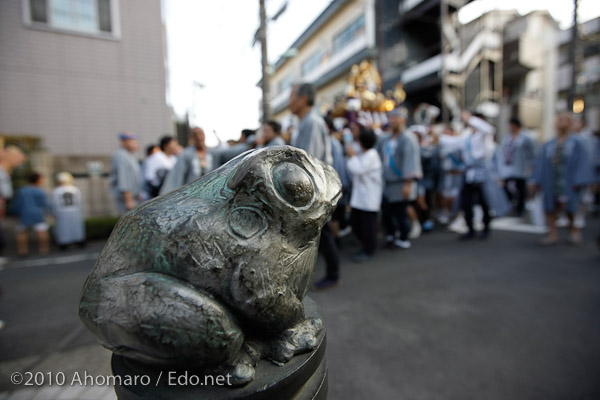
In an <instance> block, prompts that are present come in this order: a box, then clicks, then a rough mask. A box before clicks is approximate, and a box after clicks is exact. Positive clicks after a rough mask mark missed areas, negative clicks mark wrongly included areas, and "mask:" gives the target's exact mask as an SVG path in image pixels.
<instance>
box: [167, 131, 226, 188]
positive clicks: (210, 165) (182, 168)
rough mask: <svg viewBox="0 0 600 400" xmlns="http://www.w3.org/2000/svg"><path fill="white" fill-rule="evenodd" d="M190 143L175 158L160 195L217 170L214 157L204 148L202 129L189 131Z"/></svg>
mask: <svg viewBox="0 0 600 400" xmlns="http://www.w3.org/2000/svg"><path fill="white" fill-rule="evenodd" d="M190 141H191V142H192V144H191V145H190V146H188V147H186V148H185V150H184V151H183V152H182V153H181V154H180V155H179V157H177V161H176V162H175V166H174V167H173V168H172V169H171V171H169V173H168V174H167V176H166V178H165V181H164V183H163V184H162V186H161V188H160V194H165V193H169V192H170V191H172V190H175V189H177V188H179V187H181V186H183V185H185V184H188V183H190V182H191V181H194V180H196V179H198V178H200V177H201V176H204V175H206V174H208V173H209V172H211V171H212V170H214V169H215V168H217V166H218V165H217V160H216V159H215V155H214V154H213V153H212V152H211V151H210V150H209V149H208V148H207V147H206V143H205V136H204V131H203V130H202V128H193V129H192V130H191V132H190Z"/></svg>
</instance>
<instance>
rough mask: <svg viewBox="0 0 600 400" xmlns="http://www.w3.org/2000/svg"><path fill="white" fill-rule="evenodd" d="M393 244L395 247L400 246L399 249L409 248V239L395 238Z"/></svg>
mask: <svg viewBox="0 0 600 400" xmlns="http://www.w3.org/2000/svg"><path fill="white" fill-rule="evenodd" d="M394 245H395V246H396V247H400V248H401V249H410V241H409V240H400V239H396V240H395V241H394Z"/></svg>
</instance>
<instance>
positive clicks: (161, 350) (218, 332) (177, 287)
mask: <svg viewBox="0 0 600 400" xmlns="http://www.w3.org/2000/svg"><path fill="white" fill-rule="evenodd" d="M79 313H80V316H81V318H82V320H83V321H84V323H85V324H86V325H87V326H88V328H89V329H90V330H92V331H93V332H94V333H96V335H97V336H98V337H99V338H101V341H102V342H103V345H104V346H106V347H108V348H109V349H111V350H112V351H113V352H115V353H116V354H120V355H123V356H125V357H129V358H133V359H136V360H139V361H142V362H146V363H151V364H157V365H186V366H192V365H193V366H198V367H203V368H207V369H213V370H219V369H227V370H231V371H232V372H233V374H234V381H235V382H236V383H245V382H248V381H250V380H252V378H253V377H254V368H253V365H252V363H249V362H247V361H246V360H245V357H244V356H243V353H244V351H243V349H242V345H243V343H244V335H243V333H242V331H241V329H240V327H239V326H238V324H237V322H236V320H235V318H234V317H233V316H232V314H231V313H230V312H229V311H228V310H227V309H226V308H225V307H224V306H223V305H222V304H221V303H219V302H218V301H217V300H215V299H213V298H212V297H210V296H209V295H207V294H205V293H203V292H200V291H198V290H196V289H195V288H194V287H192V286H190V285H189V284H187V283H185V282H184V281H181V280H179V279H176V278H173V277H170V276H167V275H163V274H159V273H146V272H141V273H135V274H131V275H125V276H116V277H107V278H100V279H95V280H90V281H88V283H87V284H86V287H85V288H84V293H83V297H82V301H81V304H80V310H79ZM232 366H233V367H232Z"/></svg>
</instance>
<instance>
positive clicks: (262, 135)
mask: <svg viewBox="0 0 600 400" xmlns="http://www.w3.org/2000/svg"><path fill="white" fill-rule="evenodd" d="M314 103H315V89H314V87H313V86H312V85H311V84H307V83H303V84H298V85H295V86H293V88H292V91H291V96H290V100H289V109H290V111H291V112H292V113H293V114H294V115H295V116H296V117H297V120H298V124H297V126H295V127H290V128H288V129H287V130H286V132H282V126H281V125H280V124H279V123H278V122H276V121H267V122H266V123H265V124H263V126H262V127H261V128H260V129H259V130H257V131H254V130H251V129H244V130H242V131H241V134H240V138H239V139H238V140H232V141H229V142H227V143H221V142H220V143H219V145H218V146H217V147H214V148H209V147H208V146H207V145H206V137H205V133H204V131H203V130H202V128H199V127H195V128H193V129H191V131H190V134H189V138H188V139H189V141H188V144H187V147H185V148H184V147H183V146H182V145H181V144H180V143H179V142H178V141H177V140H176V139H175V138H174V137H172V136H169V135H165V136H163V137H162V138H160V139H159V140H158V141H157V143H156V144H155V145H150V146H148V147H147V149H146V157H145V158H144V160H142V161H140V160H138V159H137V157H136V152H137V151H138V150H139V145H138V140H137V136H136V135H135V134H134V133H131V132H123V133H120V134H119V135H118V139H119V141H120V143H121V145H120V147H119V149H118V150H117V151H116V152H115V154H114V156H113V159H112V164H111V170H110V175H109V182H110V183H109V184H110V188H111V191H112V193H113V195H114V198H115V200H116V205H117V208H118V210H119V212H120V213H121V214H123V213H125V212H127V211H129V210H131V209H133V208H134V207H136V206H137V205H139V204H141V203H142V202H144V201H147V200H149V199H152V198H153V197H156V196H159V195H161V194H164V193H168V192H170V191H172V190H175V189H177V188H178V187H180V186H182V185H185V184H187V183H189V182H192V181H194V180H196V179H197V178H199V177H201V176H204V175H206V174H208V173H210V172H211V171H213V170H215V169H216V168H218V167H219V166H221V165H223V164H225V163H226V162H228V161H229V160H231V159H233V158H235V157H236V156H238V155H240V154H242V153H243V152H245V151H247V150H250V149H254V148H261V147H267V146H280V145H286V144H289V145H291V146H295V147H298V148H301V149H303V150H305V151H306V152H308V153H309V154H311V155H313V156H314V157H316V158H318V159H320V160H322V161H324V162H326V163H329V164H331V165H333V167H334V168H335V170H336V171H337V172H338V174H339V176H340V179H341V182H342V187H343V195H342V197H341V199H340V201H339V203H338V207H337V209H336V211H335V213H334V215H333V217H332V219H331V221H330V222H328V223H327V224H326V225H325V226H324V227H323V230H322V234H321V242H320V247H319V249H320V252H321V253H322V254H323V256H324V258H325V261H326V264H327V269H326V271H327V272H326V276H325V277H324V278H323V279H322V280H320V281H318V282H317V283H316V286H317V288H326V287H330V286H333V285H335V284H337V282H338V281H339V271H340V268H339V264H340V256H339V247H340V236H341V235H342V234H345V233H346V232H348V231H349V230H351V231H352V232H353V233H354V234H355V236H356V238H357V239H358V241H359V243H360V251H358V252H357V254H356V255H355V256H354V261H355V262H364V261H367V260H370V259H371V258H373V257H374V256H375V253H376V252H377V247H378V246H377V244H378V237H379V234H378V233H379V232H380V231H381V236H382V237H383V238H384V245H383V247H384V248H386V249H401V250H408V249H410V248H411V246H412V241H414V240H415V239H417V238H418V237H419V236H420V235H421V234H422V232H430V231H432V230H433V229H434V227H435V226H436V225H437V226H446V225H447V226H448V227H450V228H451V229H452V230H457V231H460V233H461V234H460V236H459V238H460V239H461V240H472V239H476V238H479V239H487V238H489V236H490V224H491V221H492V219H493V218H494V217H500V216H505V215H509V214H512V215H514V216H516V217H524V216H525V217H527V216H528V215H527V214H531V213H533V210H531V208H535V205H536V204H538V205H539V207H538V208H540V209H541V210H543V211H541V212H543V213H544V214H545V220H546V225H547V235H546V236H545V237H544V238H543V239H542V240H541V241H540V244H541V245H544V246H548V245H553V244H556V243H557V242H558V241H559V230H558V228H559V227H561V226H564V225H566V226H567V227H568V241H569V242H570V243H572V244H579V243H581V241H582V235H581V230H580V228H581V227H582V226H583V224H584V217H585V213H586V211H588V210H590V209H591V208H593V207H594V206H595V207H597V205H598V197H599V195H598V193H599V191H598V188H599V187H600V184H599V182H600V161H599V160H600V140H599V139H598V136H594V135H592V134H591V132H590V131H589V130H587V129H586V127H585V124H584V123H583V121H582V120H581V119H574V118H573V116H572V115H571V114H569V113H567V112H561V113H559V114H558V115H557V117H556V124H555V129H556V132H554V134H552V135H549V136H551V137H552V139H550V140H549V141H547V142H546V143H544V144H538V143H537V141H536V140H535V138H534V137H533V134H532V133H531V132H529V131H527V130H526V129H524V128H523V126H522V124H521V122H520V121H519V120H518V119H517V118H513V119H511V120H510V123H509V126H508V134H506V135H505V136H504V137H502V138H498V137H497V133H496V132H497V130H496V128H495V127H494V126H493V125H492V124H491V123H489V122H488V121H487V120H486V118H485V117H484V116H483V115H480V114H471V113H470V112H467V111H463V112H461V114H460V121H455V122H454V123H453V124H438V123H436V118H437V116H438V115H439V109H437V108H436V107H435V106H432V105H427V104H424V105H421V106H419V107H418V108H417V110H415V113H414V114H413V119H414V120H415V122H416V123H415V124H413V125H410V126H407V121H408V120H409V115H408V113H407V110H406V109H404V108H402V107H398V108H396V109H394V110H392V111H390V112H388V113H387V115H385V116H382V117H378V119H377V120H375V119H369V118H366V117H365V115H361V114H360V113H355V114H354V115H350V116H349V117H348V118H330V117H329V116H322V115H320V114H319V112H318V111H317V110H316V109H315V107H314ZM496 142H498V143H497V144H496ZM24 161H25V155H24V154H23V152H22V151H21V150H19V149H18V148H17V147H15V146H9V147H7V148H6V149H4V150H3V151H2V152H1V153H0V199H1V202H0V206H1V207H0V217H3V216H4V209H5V207H4V205H5V204H6V200H7V199H8V198H10V197H13V193H12V185H11V181H10V173H11V171H12V170H13V169H14V168H16V167H17V166H18V165H20V164H22V163H23V162H24ZM55 178H56V179H55V181H56V184H57V185H56V188H55V189H54V191H53V193H52V195H51V196H50V198H47V197H46V194H45V193H44V191H43V190H42V188H41V186H42V184H43V180H44V176H42V175H41V174H39V173H33V174H32V175H31V177H30V179H29V184H28V185H26V186H24V187H22V188H21V189H20V190H19V191H18V192H17V193H16V194H15V196H14V198H13V201H12V207H13V211H14V212H15V214H16V215H18V217H19V223H18V225H17V227H16V231H17V232H16V238H17V245H18V249H17V250H18V253H19V254H21V255H26V254H28V253H29V249H28V244H29V237H28V232H29V231H30V230H33V231H34V232H35V233H36V236H37V240H38V243H39V252H40V253H42V254H46V253H47V252H48V250H49V235H48V229H49V226H48V223H47V217H48V216H52V217H53V218H54V220H55V232H54V233H55V235H54V236H55V238H56V242H57V244H58V245H59V247H60V248H66V247H67V246H69V245H71V244H77V245H83V244H84V243H85V229H84V225H83V218H82V206H81V203H82V200H81V192H80V191H79V189H77V188H76V187H75V186H74V185H73V176H72V175H71V174H69V173H68V172H63V173H60V174H58V175H57V176H56V177H55ZM597 210H598V209H597V208H596V211H597ZM460 225H463V226H462V228H461V226H460ZM5 242H6V241H5V240H4V236H3V233H2V231H1V230H0V249H3V248H4V245H5ZM0 261H2V262H4V259H0Z"/></svg>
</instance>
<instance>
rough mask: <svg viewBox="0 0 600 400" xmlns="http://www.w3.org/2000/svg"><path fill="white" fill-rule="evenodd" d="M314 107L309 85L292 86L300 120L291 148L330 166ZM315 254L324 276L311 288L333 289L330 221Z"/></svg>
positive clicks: (335, 260)
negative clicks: (323, 267)
mask: <svg viewBox="0 0 600 400" xmlns="http://www.w3.org/2000/svg"><path fill="white" fill-rule="evenodd" d="M314 104H315V88H314V86H313V85H311V84H310V83H300V84H295V85H293V86H292V92H291V93H290V100H289V108H290V111H291V112H292V114H294V115H296V116H297V117H298V118H299V119H300V123H299V125H298V129H297V130H296V131H295V132H294V133H293V134H292V138H291V145H292V146H294V147H298V148H300V149H302V150H304V151H306V152H307V153H308V154H310V155H311V156H313V157H315V158H317V159H319V160H321V161H324V162H326V163H327V164H329V165H333V155H332V153H331V141H330V139H329V129H327V125H326V124H325V120H324V119H323V117H322V116H321V115H319V113H318V112H317V111H316V110H315V109H314V107H313V106H314ZM319 252H320V253H321V254H323V257H324V258H325V263H326V264H327V268H326V273H325V277H324V278H323V279H321V280H319V281H318V282H316V283H315V288H316V289H327V288H330V287H333V286H336V285H337V284H338V283H339V279H340V254H339V250H338V247H337V245H336V244H335V237H334V235H333V231H332V228H331V223H330V222H328V223H326V224H325V225H324V226H323V229H322V230H321V239H320V242H319Z"/></svg>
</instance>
